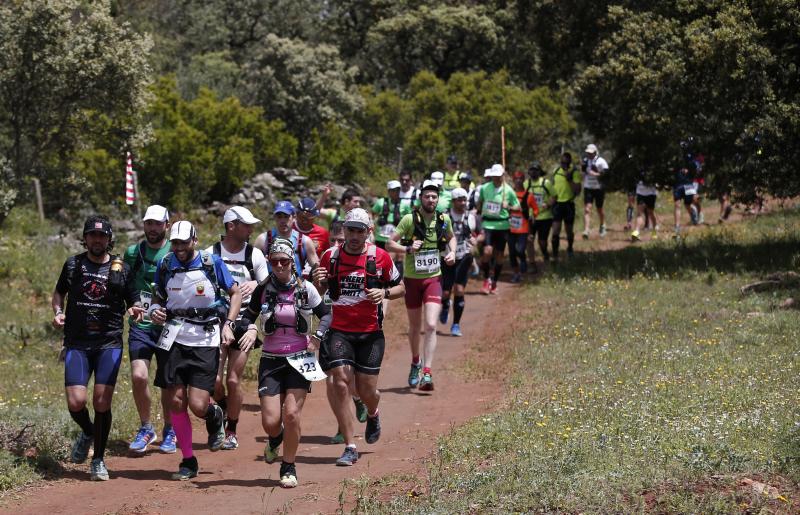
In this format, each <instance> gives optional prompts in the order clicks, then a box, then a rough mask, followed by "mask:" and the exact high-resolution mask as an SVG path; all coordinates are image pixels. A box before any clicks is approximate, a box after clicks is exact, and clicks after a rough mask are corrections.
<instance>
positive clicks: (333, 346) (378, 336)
mask: <svg viewBox="0 0 800 515" xmlns="http://www.w3.org/2000/svg"><path fill="white" fill-rule="evenodd" d="M384 347H386V340H385V339H384V337H383V331H375V332H374V333H348V332H344V331H337V330H335V329H331V330H330V331H328V335H327V337H326V338H325V340H323V342H322V344H321V345H320V349H319V363H320V365H322V370H324V371H325V372H327V371H328V370H330V369H332V368H336V367H341V366H344V365H350V366H352V367H353V368H354V369H355V370H356V372H359V373H361V374H366V375H378V374H379V373H380V371H381V363H382V362H383V350H384Z"/></svg>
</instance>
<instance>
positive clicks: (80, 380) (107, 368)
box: [64, 348, 122, 386]
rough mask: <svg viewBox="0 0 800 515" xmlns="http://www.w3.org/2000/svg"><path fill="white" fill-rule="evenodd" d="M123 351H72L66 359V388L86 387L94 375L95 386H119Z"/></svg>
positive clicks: (68, 352) (69, 351)
mask: <svg viewBox="0 0 800 515" xmlns="http://www.w3.org/2000/svg"><path fill="white" fill-rule="evenodd" d="M121 363H122V349H121V348H118V349H90V350H84V349H70V348H67V354H66V357H65V358H64V386H86V385H88V384H89V376H91V375H92V373H94V384H105V385H110V386H113V385H115V384H117V374H118V373H119V365H120V364H121Z"/></svg>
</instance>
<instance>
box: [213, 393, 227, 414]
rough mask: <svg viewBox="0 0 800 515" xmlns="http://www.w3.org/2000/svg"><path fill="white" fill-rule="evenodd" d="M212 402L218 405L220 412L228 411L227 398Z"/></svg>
mask: <svg viewBox="0 0 800 515" xmlns="http://www.w3.org/2000/svg"><path fill="white" fill-rule="evenodd" d="M214 402H216V403H217V405H218V406H219V407H220V408H222V411H228V397H227V396H226V397H223V398H222V399H220V400H218V401H217V400H215V401H214Z"/></svg>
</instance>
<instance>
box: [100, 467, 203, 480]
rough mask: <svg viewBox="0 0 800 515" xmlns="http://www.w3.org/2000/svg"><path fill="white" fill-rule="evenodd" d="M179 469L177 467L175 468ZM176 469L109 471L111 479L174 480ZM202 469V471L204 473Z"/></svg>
mask: <svg viewBox="0 0 800 515" xmlns="http://www.w3.org/2000/svg"><path fill="white" fill-rule="evenodd" d="M175 470H177V467H176V468H175ZM175 470H163V469H147V470H145V469H140V470H120V471H116V470H114V469H111V470H109V471H108V473H109V475H110V476H111V479H114V478H118V477H120V478H125V479H133V480H135V481H158V480H162V481H174V480H173V479H172V474H174V473H175ZM202 472H203V471H202V470H201V471H200V473H201V474H202Z"/></svg>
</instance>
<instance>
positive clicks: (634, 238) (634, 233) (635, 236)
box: [631, 230, 641, 241]
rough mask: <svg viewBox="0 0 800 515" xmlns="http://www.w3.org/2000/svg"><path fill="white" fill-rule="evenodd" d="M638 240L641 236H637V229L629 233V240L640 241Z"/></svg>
mask: <svg viewBox="0 0 800 515" xmlns="http://www.w3.org/2000/svg"><path fill="white" fill-rule="evenodd" d="M640 240H641V238H640V237H639V231H638V230H636V231H633V232H632V233H631V241H640Z"/></svg>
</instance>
